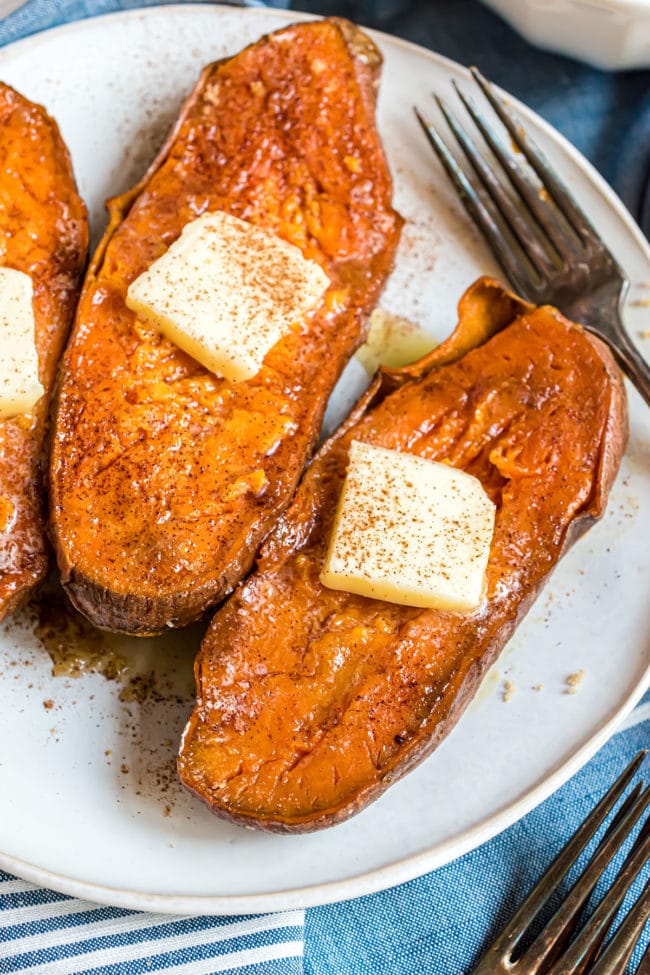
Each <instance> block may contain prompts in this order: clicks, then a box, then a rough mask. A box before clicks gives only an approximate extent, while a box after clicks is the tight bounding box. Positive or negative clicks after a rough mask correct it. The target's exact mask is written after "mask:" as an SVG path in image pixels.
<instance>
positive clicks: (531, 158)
mask: <svg viewBox="0 0 650 975" xmlns="http://www.w3.org/2000/svg"><path fill="white" fill-rule="evenodd" d="M470 70H471V72H472V76H473V78H474V80H475V81H476V83H477V84H478V86H479V87H480V89H481V91H482V92H483V94H484V95H485V97H486V98H487V100H488V101H489V103H490V105H491V106H492V108H493V109H494V111H495V112H496V113H497V115H498V116H499V118H500V119H501V121H502V122H503V124H504V125H505V127H506V129H507V130H508V132H509V134H510V136H511V138H512V140H513V141H514V143H515V145H517V146H518V147H519V149H521V151H522V152H523V154H524V156H525V157H526V159H527V160H528V162H529V163H530V165H531V166H532V167H533V169H534V170H535V172H536V173H537V175H538V176H539V178H540V179H541V181H542V183H543V184H544V187H545V188H546V190H547V192H548V194H549V195H550V196H551V197H552V199H553V201H554V202H555V204H556V206H557V207H558V209H559V210H560V211H561V212H562V213H563V214H564V216H565V217H566V219H567V220H568V221H569V223H570V224H571V226H572V227H573V229H574V230H575V232H576V233H577V234H578V236H579V237H581V238H582V239H583V240H585V239H587V238H591V239H592V240H596V241H598V242H599V243H600V238H599V236H598V234H597V233H596V231H595V230H594V228H593V225H592V224H591V222H590V221H589V219H588V217H587V216H586V214H585V213H584V212H583V210H582V209H581V208H580V207H579V206H578V204H577V203H576V201H575V200H574V199H573V197H572V196H571V194H570V193H569V191H568V190H567V188H566V186H565V185H564V183H563V182H562V181H561V180H560V179H559V178H558V176H557V175H556V174H555V172H554V170H553V169H552V168H551V166H550V165H549V163H548V161H547V159H546V156H545V155H544V153H543V152H542V150H541V149H540V148H539V146H537V145H536V144H535V142H534V141H533V140H532V139H531V137H530V136H529V135H528V133H527V132H526V131H525V129H524V128H523V126H522V125H521V123H520V122H519V121H518V120H517V118H516V116H515V115H514V114H513V113H512V111H511V110H510V108H509V107H508V105H507V104H506V103H505V101H504V100H503V99H502V98H500V97H499V96H498V95H497V94H496V92H495V91H494V88H493V86H492V85H491V84H490V82H489V81H488V80H487V78H485V77H484V76H483V75H482V74H481V72H480V71H479V70H478V68H471V69H470Z"/></svg>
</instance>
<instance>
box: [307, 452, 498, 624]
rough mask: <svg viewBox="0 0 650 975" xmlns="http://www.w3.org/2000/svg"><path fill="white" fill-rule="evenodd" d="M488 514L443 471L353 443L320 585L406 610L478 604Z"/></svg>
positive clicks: (460, 480) (473, 483)
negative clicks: (383, 601)
mask: <svg viewBox="0 0 650 975" xmlns="http://www.w3.org/2000/svg"><path fill="white" fill-rule="evenodd" d="M494 517H495V507H494V504H493V503H492V501H490V499H489V498H488V496H487V494H486V493H485V490H484V489H483V486H482V484H481V482H480V481H479V480H478V479H477V478H475V477H473V476H472V475H471V474H466V473H465V472H464V471H459V470H456V469H455V468H453V467H449V466H448V465H447V464H439V463H436V462H435V461H430V460H424V459H423V458H421V457H415V456H414V455H413V454H403V453H399V452H398V451H395V450H386V449H384V448H383V447H373V446H372V445H371V444H366V443H361V442H359V441H356V440H353V441H352V443H351V444H350V455H349V464H348V471H347V476H346V478H345V482H344V484H343V489H342V492H341V496H340V498H339V504H338V509H337V512H336V517H335V521H334V526H333V529H332V534H331V537H330V542H329V550H328V552H327V556H326V559H325V565H324V568H323V571H322V572H321V576H320V580H321V582H322V583H323V585H324V586H328V587H329V588H330V589H340V590H343V591H345V592H351V593H356V594H358V595H360V596H369V597H371V598H373V599H384V600H387V601H389V602H393V603H400V604H402V605H405V606H420V607H428V608H432V609H444V610H455V611H457V612H461V613H463V612H465V613H466V612H471V611H472V610H473V609H476V608H477V606H479V605H480V602H481V599H482V597H483V590H484V585H485V572H486V568H487V562H488V557H489V554H490V544H491V541H492V535H493V533H494Z"/></svg>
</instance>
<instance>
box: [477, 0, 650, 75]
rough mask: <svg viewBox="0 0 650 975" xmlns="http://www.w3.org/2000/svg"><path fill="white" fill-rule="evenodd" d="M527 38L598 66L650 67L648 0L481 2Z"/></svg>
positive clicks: (506, 0)
mask: <svg viewBox="0 0 650 975" xmlns="http://www.w3.org/2000/svg"><path fill="white" fill-rule="evenodd" d="M483 2H484V3H486V4H487V5H488V6H489V7H492V8H493V10H496V11H497V12H498V13H500V14H501V15H502V16H503V17H504V18H505V19H506V20H508V21H509V22H510V23H511V24H512V26H513V27H515V28H516V29H517V30H518V31H519V32H520V33H521V34H523V36H524V37H525V38H527V40H529V41H531V43H533V44H538V45H539V46H540V47H545V48H548V49H549V50H552V51H558V52H559V53H561V54H568V55H570V56H571V57H575V58H580V59H581V60H583V61H587V62H589V64H593V65H595V66H596V67H598V68H614V69H621V68H647V67H650V0H483Z"/></svg>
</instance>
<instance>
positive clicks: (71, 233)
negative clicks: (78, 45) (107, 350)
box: [0, 83, 88, 620]
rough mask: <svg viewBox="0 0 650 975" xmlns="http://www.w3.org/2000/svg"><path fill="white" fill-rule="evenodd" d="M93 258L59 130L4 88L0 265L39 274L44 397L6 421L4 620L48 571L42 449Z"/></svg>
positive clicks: (1, 511) (2, 461) (1, 503)
mask: <svg viewBox="0 0 650 975" xmlns="http://www.w3.org/2000/svg"><path fill="white" fill-rule="evenodd" d="M87 249H88V222H87V217H86V208H85V206H84V204H83V202H82V200H81V198H80V197H79V194H78V193H77V189H76V186H75V180H74V176H73V173H72V166H71V163H70V157H69V155H68V150H67V149H66V147H65V145H64V142H63V140H62V138H61V135H60V133H59V130H58V127H57V124H56V122H55V121H54V119H52V118H50V116H49V115H48V114H47V112H46V111H45V109H43V108H41V106H40V105H34V104H33V103H32V102H30V101H28V100H27V99H26V98H24V97H23V96H22V95H20V94H18V92H17V91H14V89H13V88H10V87H9V86H8V85H4V84H2V83H0V265H2V266H3V267H8V268H14V269H15V270H17V271H22V272H23V273H25V274H29V275H31V278H32V283H33V295H34V296H33V303H32V304H33V309H34V324H35V341H36V351H37V354H38V371H39V379H40V382H41V385H42V386H43V388H44V395H43V396H42V397H41V399H40V400H39V401H38V402H37V403H36V405H35V406H34V407H33V409H32V410H30V411H29V412H28V413H24V414H22V415H20V416H12V417H9V418H7V419H0V620H2V619H4V617H5V616H8V615H9V614H10V613H11V612H13V611H14V610H15V609H16V608H17V607H18V606H19V605H20V604H21V603H22V602H23V601H24V600H25V599H26V598H27V597H28V596H29V594H30V592H31V591H32V589H33V588H34V586H36V585H37V584H38V583H39V582H41V581H42V580H43V579H44V577H45V575H46V574H47V571H48V567H49V562H50V549H49V545H48V543H47V533H46V505H45V498H44V489H43V479H44V474H45V472H46V470H47V463H46V457H45V447H44V444H45V439H46V433H47V420H48V414H49V405H50V396H51V393H52V387H53V385H54V380H55V375H56V369H57V366H58V363H59V359H60V356H61V353H62V351H63V347H64V345H65V340H66V338H67V335H68V331H69V329H70V325H71V324H72V318H73V315H74V308H75V304H76V300H77V297H78V294H79V287H80V284H81V275H82V273H83V269H84V266H85V263H86V256H87ZM2 367H3V363H1V362H0V370H1V369H2Z"/></svg>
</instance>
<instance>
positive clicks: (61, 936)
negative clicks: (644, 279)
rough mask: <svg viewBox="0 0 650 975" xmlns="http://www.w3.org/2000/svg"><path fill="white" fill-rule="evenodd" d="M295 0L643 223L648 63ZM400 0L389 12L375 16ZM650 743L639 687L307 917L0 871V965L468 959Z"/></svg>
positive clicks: (65, 8) (452, 969)
mask: <svg viewBox="0 0 650 975" xmlns="http://www.w3.org/2000/svg"><path fill="white" fill-rule="evenodd" d="M155 2H157V0H30V2H29V3H27V4H26V5H25V6H23V7H21V8H20V9H18V10H16V11H15V12H14V13H12V14H10V15H9V16H8V17H6V18H5V20H4V21H2V22H0V45H2V44H6V43H9V42H10V41H13V40H16V39H18V38H19V37H23V36H27V35H28V34H31V33H34V32H36V31H38V30H42V29H44V28H47V27H52V26H55V25H57V24H59V23H64V22H67V21H71V20H75V19H79V18H81V17H86V16H90V15H94V14H98V13H106V12H109V11H112V10H119V9H128V8H131V7H141V6H149V5H153V4H154V3H155ZM248 5H253V6H257V5H263V4H262V3H261V0H249V3H248ZM269 5H271V6H285V7H286V6H288V3H287V2H285V0H275V2H273V0H269ZM294 6H296V7H300V9H304V10H309V9H310V10H312V11H314V12H318V13H324V14H330V13H341V14H345V15H348V16H352V17H355V18H357V19H359V20H362V21H363V22H365V23H367V24H370V25H371V26H379V27H383V28H384V29H386V30H388V31H390V32H392V33H395V34H400V35H402V36H404V37H407V38H409V39H411V40H414V41H416V42H418V43H420V44H424V45H427V46H429V47H432V48H435V49H436V50H438V51H440V52H441V53H443V54H446V55H448V56H450V57H453V58H455V59H456V60H459V61H462V62H464V63H476V64H478V65H479V67H481V68H482V69H483V71H484V72H485V73H486V74H487V75H488V76H489V77H491V78H492V79H493V80H495V81H496V82H498V83H499V84H501V85H503V87H505V88H507V89H508V90H510V91H512V92H513V93H514V94H515V95H517V96H518V97H520V98H522V100H523V101H525V102H527V103H528V104H530V105H531V107H533V108H535V109H536V110H537V111H538V112H540V114H542V115H543V116H545V117H546V118H547V119H548V120H549V121H550V122H551V123H552V124H553V125H555V126H556V127H557V128H558V129H560V131H562V132H563V133H564V134H565V135H566V136H567V137H568V138H569V139H570V140H571V141H572V142H573V143H574V144H575V145H576V146H577V147H578V148H579V149H580V150H581V151H582V152H583V153H584V154H585V155H586V156H587V157H588V158H590V159H591V161H592V162H593V163H594V164H595V165H596V166H597V167H598V168H599V169H600V170H601V172H602V173H603V175H604V176H605V178H606V179H608V180H609V182H610V183H611V184H612V185H613V186H614V188H615V189H616V190H617V192H618V193H619V195H620V196H621V197H622V198H623V200H624V202H625V203H626V204H627V205H628V207H629V208H630V210H631V211H632V213H633V214H635V215H636V216H637V218H638V219H639V220H640V221H641V220H646V221H647V222H646V223H645V228H646V233H648V232H650V193H648V190H647V184H648V175H649V171H650V73H649V72H627V73H624V74H619V75H607V74H604V73H602V72H599V71H596V70H594V69H591V68H587V67H585V66H584V65H579V64H577V63H576V62H573V61H570V60H568V59H566V58H560V57H555V56H554V55H551V54H547V53H543V52H539V51H535V50H534V49H533V48H531V47H530V46H529V45H527V44H526V43H525V42H524V41H522V40H521V39H520V38H518V37H517V36H516V35H515V34H514V33H513V32H512V31H511V30H510V29H509V28H508V27H507V26H506V25H505V24H504V23H502V22H501V21H500V20H499V19H498V18H497V17H495V16H494V15H493V14H492V13H491V12H489V11H488V10H486V9H485V8H483V7H482V6H481V5H480V4H479V3H478V2H477V0H437V2H435V3H434V2H431V0H415V2H412V3H411V4H410V5H409V4H408V2H407V0H396V2H392V0H391V2H384V0H382V2H380V3H377V2H375V0H358V2H355V0H299V2H297V3H294ZM405 6H407V7H408V9H407V10H404V7H405ZM398 8H400V9H401V13H400V14H399V15H398V16H393V17H390V16H389V17H386V16H380V14H384V15H385V14H390V13H391V12H394V11H395V10H397V9H398ZM644 208H645V209H644ZM648 746H650V694H648V695H646V697H645V699H644V701H643V702H642V703H641V704H640V705H639V706H638V707H637V709H636V710H635V711H634V712H633V713H632V715H630V717H629V718H628V720H627V722H626V723H625V726H624V728H623V729H622V730H621V731H620V732H619V733H618V734H616V735H615V736H614V737H613V738H612V739H611V740H610V741H609V742H608V744H607V745H606V746H605V747H604V748H603V749H601V751H600V752H599V753H598V755H597V756H595V758H594V759H592V761H591V762H589V764H588V765H587V766H586V767H585V768H584V769H582V771H581V772H580V773H578V775H576V776H575V777H574V778H573V779H572V780H571V781H570V782H568V783H567V784H566V785H565V786H564V787H563V788H562V789H560V790H559V791H558V792H557V793H556V794H555V795H554V796H552V797H551V798H550V799H548V800H547V801H546V802H545V803H543V804H542V805H541V806H540V807H539V808H538V809H536V810H535V811H534V812H532V813H530V814H529V815H528V816H526V817H525V818H524V819H522V820H521V821H520V822H518V823H517V824H515V825H514V826H512V827H511V828H510V829H508V830H506V831H505V832H503V833H501V834H500V835H499V836H497V837H495V838H494V839H493V840H491V841H490V842H488V843H486V844H484V845H483V846H482V847H480V848H478V849H477V850H474V851H472V852H471V853H468V854H466V855H465V856H464V857H461V858H460V859H459V860H456V861H455V862H454V863H451V864H449V865H448V866H446V867H443V868H442V869H440V870H437V871H435V872H433V873H430V874H428V875H426V876H424V877H421V878H419V879H418V880H414V881H412V882H410V883H408V884H403V885H401V886H399V887H396V888H393V889H392V890H389V891H385V892H383V893H380V894H376V895H373V896H372V897H365V898H359V899H358V900H354V901H347V902H345V903H342V904H338V905H332V906H326V907H322V908H317V909H313V910H309V911H307V912H306V919H305V916H304V913H303V912H301V911H292V912H287V913H280V914H274V915H266V916H264V917H254V918H251V917H243V918H169V917H161V916H156V915H150V914H142V913H135V912H131V911H125V910H119V909H115V908H106V907H99V906H98V905H94V904H88V903H85V902H82V901H79V900H76V899H71V898H67V897H63V896H62V895H60V894H56V893H54V892H52V891H48V890H43V889H39V888H36V887H33V886H32V885H31V884H28V883H25V882H23V881H22V880H18V879H16V878H13V877H10V876H8V875H7V874H4V873H2V872H0V975H5V973H10V972H11V973H23V975H26V973H29V975H66V973H69V975H91V973H92V975H155V973H158V972H161V973H162V972H165V973H168V975H211V973H216V972H225V973H231V975H234V973H238V975H384V973H387V975H463V973H466V972H469V971H470V970H471V967H472V965H473V964H474V963H475V961H476V960H477V958H478V956H479V955H480V953H481V951H482V949H483V948H484V947H485V946H486V945H487V944H488V943H489V940H490V938H491V937H493V936H494V934H495V933H496V931H497V930H498V929H499V927H500V926H501V925H502V924H503V923H504V922H505V920H506V919H507V918H508V917H509V916H510V915H511V913H512V912H513V911H514V909H515V907H516V905H517V904H518V903H519V902H520V901H521V899H522V898H523V896H524V894H525V892H526V891H527V889H528V888H529V887H530V886H532V884H533V883H534V881H535V879H536V878H537V877H538V876H539V874H540V873H541V872H542V871H543V869H544V868H545V867H546V866H547V864H548V863H549V862H550V860H551V859H552V858H553V856H554V855H555V854H556V853H557V851H558V850H559V849H560V847H561V846H562V844H563V843H564V842H565V841H566V839H567V838H568V837H569V835H570V834H571V833H572V832H573V830H574V829H575V827H576V826H577V824H578V823H579V821H580V820H581V819H582V818H583V817H584V816H585V815H586V814H587V813H588V812H589V810H590V809H591V808H592V807H593V805H594V803H595V802H596V801H597V799H598V798H599V797H600V796H601V795H602V794H603V792H604V791H606V789H607V787H608V786H609V784H610V783H611V782H612V780H613V779H614V777H615V776H616V775H617V774H618V773H619V772H620V771H621V770H622V768H623V767H624V766H625V765H626V764H627V762H628V761H629V760H630V759H631V758H632V756H633V755H634V754H635V753H636V752H637V751H638V750H639V748H641V747H648ZM646 774H647V773H646ZM638 953H639V952H637V955H638Z"/></svg>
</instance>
